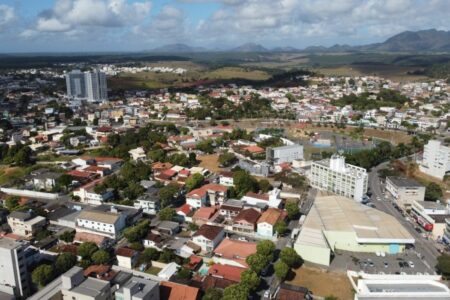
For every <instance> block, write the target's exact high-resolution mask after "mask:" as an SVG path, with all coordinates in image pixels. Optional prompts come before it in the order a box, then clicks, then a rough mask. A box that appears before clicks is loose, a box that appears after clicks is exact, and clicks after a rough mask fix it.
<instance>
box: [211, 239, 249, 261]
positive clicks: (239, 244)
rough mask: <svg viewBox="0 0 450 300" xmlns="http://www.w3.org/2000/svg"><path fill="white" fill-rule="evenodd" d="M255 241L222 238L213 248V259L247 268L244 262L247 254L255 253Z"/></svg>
mask: <svg viewBox="0 0 450 300" xmlns="http://www.w3.org/2000/svg"><path fill="white" fill-rule="evenodd" d="M256 245H257V244H256V243H253V242H247V241H238V240H232V239H228V238H226V239H224V240H223V241H222V242H221V243H220V244H219V245H218V246H217V248H216V249H214V257H213V260H214V262H216V263H221V264H225V265H231V266H237V267H241V268H248V265H247V263H246V262H245V260H246V258H247V257H248V256H249V255H252V254H254V253H256Z"/></svg>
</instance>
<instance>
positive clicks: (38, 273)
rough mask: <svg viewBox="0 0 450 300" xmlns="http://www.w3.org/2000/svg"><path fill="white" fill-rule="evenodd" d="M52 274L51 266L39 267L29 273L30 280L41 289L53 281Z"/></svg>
mask: <svg viewBox="0 0 450 300" xmlns="http://www.w3.org/2000/svg"><path fill="white" fill-rule="evenodd" d="M53 274H54V272H53V267H52V266H50V265H40V266H38V267H37V268H36V269H34V271H33V273H31V279H32V281H33V283H35V284H37V285H39V286H40V287H43V286H45V285H46V284H47V283H49V282H50V281H51V280H52V279H53Z"/></svg>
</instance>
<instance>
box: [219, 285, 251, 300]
mask: <svg viewBox="0 0 450 300" xmlns="http://www.w3.org/2000/svg"><path fill="white" fill-rule="evenodd" d="M248 295H249V290H248V289H247V288H246V287H245V286H243V285H242V284H233V285H230V286H229V287H227V288H225V290H224V291H223V299H222V300H247V297H248Z"/></svg>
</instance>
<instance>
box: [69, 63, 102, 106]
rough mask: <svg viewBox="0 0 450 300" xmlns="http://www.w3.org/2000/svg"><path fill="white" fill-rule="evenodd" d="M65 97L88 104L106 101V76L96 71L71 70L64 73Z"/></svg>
mask: <svg viewBox="0 0 450 300" xmlns="http://www.w3.org/2000/svg"><path fill="white" fill-rule="evenodd" d="M66 87H67V97H68V98H70V99H76V100H88V101H90V102H96V101H104V100H107V99H108V95H107V85H106V74H105V73H103V72H100V71H98V70H94V71H92V72H81V71H80V70H73V71H71V72H68V73H66Z"/></svg>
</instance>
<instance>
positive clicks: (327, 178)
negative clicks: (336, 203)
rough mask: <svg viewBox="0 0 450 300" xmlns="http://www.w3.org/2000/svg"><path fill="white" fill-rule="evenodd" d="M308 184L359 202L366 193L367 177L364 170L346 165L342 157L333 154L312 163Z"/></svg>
mask: <svg viewBox="0 0 450 300" xmlns="http://www.w3.org/2000/svg"><path fill="white" fill-rule="evenodd" d="M310 182H311V186H313V187H314V188H317V189H319V190H324V191H329V192H333V193H335V194H337V195H340V196H345V197H348V198H352V199H354V200H356V201H361V200H362V197H363V196H364V194H366V192H367V184H368V175H367V171H366V169H364V168H361V167H357V166H354V165H350V164H346V163H345V157H344V156H342V155H339V154H334V155H333V156H331V158H330V159H324V160H321V161H317V162H313V163H312V165H311V173H310Z"/></svg>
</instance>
